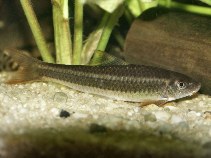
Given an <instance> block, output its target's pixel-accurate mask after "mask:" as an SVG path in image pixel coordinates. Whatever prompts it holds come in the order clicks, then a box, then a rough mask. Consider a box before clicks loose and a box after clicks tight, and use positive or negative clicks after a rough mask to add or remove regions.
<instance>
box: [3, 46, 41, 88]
mask: <svg viewBox="0 0 211 158" xmlns="http://www.w3.org/2000/svg"><path fill="white" fill-rule="evenodd" d="M4 53H6V54H7V55H9V56H11V58H12V60H14V62H17V64H18V65H19V68H18V70H17V71H16V72H14V73H13V74H12V76H11V77H10V79H9V80H7V81H6V83H7V84H17V83H24V82H29V81H35V80H39V78H40V76H39V73H38V71H37V67H36V62H37V61H38V60H37V59H34V58H32V57H30V56H29V55H27V54H25V53H23V52H21V51H18V50H15V49H7V50H5V52H4Z"/></svg>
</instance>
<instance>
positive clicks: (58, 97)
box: [53, 92, 68, 104]
mask: <svg viewBox="0 0 211 158" xmlns="http://www.w3.org/2000/svg"><path fill="white" fill-rule="evenodd" d="M67 98H68V96H67V94H65V93H64V92H56V93H55V94H54V98H53V100H54V101H56V102H57V103H61V104H62V103H66V102H67Z"/></svg>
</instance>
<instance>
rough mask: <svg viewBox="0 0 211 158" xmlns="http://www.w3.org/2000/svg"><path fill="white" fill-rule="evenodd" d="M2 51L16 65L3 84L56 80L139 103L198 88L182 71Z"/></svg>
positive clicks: (168, 98) (167, 98)
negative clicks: (70, 62)
mask: <svg viewBox="0 0 211 158" xmlns="http://www.w3.org/2000/svg"><path fill="white" fill-rule="evenodd" d="M5 53H6V54H7V55H9V56H11V58H12V59H13V60H14V61H15V62H17V64H18V65H19V68H18V70H17V71H16V72H14V73H13V75H12V76H11V78H10V79H9V80H7V81H6V83H7V84H18V83H26V82H34V81H44V82H56V83H59V84H62V85H65V86H67V87H70V88H72V89H75V90H77V91H81V92H84V93H91V94H95V95H100V96H104V97H108V98H111V99H113V100H122V101H128V102H140V103H148V102H150V103H156V102H165V103H166V102H169V101H173V100H176V99H180V98H184V97H187V96H191V95H193V94H195V93H197V92H198V91H199V89H200V87H201V84H200V82H197V81H195V80H194V79H192V78H190V77H188V76H186V75H184V74H181V73H177V72H173V71H169V70H165V69H161V68H157V67H151V66H145V65H133V64H125V65H96V66H90V65H64V64H53V63H46V62H43V61H41V60H38V59H36V58H33V57H31V56H29V55H26V54H25V53H23V52H22V51H20V50H16V49H7V50H5Z"/></svg>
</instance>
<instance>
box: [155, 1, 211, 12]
mask: <svg viewBox="0 0 211 158" xmlns="http://www.w3.org/2000/svg"><path fill="white" fill-rule="evenodd" d="M159 5H160V6H164V7H168V8H177V9H182V10H185V11H189V12H191V13H197V14H203V15H211V11H210V8H209V7H202V6H196V5H190V4H182V3H179V2H173V1H164V0H163V1H159Z"/></svg>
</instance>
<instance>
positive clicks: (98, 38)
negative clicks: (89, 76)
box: [20, 0, 211, 65]
mask: <svg viewBox="0 0 211 158" xmlns="http://www.w3.org/2000/svg"><path fill="white" fill-rule="evenodd" d="M20 2H21V5H22V8H23V11H24V13H25V15H26V18H27V20H28V23H29V25H30V28H31V30H32V33H33V35H34V39H35V41H36V44H37V46H38V49H39V51H40V53H41V56H42V59H43V60H44V61H46V62H51V63H60V64H77V65H78V64H88V63H89V61H90V59H91V58H92V56H93V54H94V53H95V51H96V50H99V51H105V49H106V47H107V44H108V41H109V39H110V37H111V33H112V31H113V33H114V38H115V39H116V41H117V43H118V44H119V45H120V47H121V48H123V45H124V37H123V36H122V34H121V33H120V32H119V31H118V30H117V29H115V30H114V28H115V25H117V23H118V20H119V19H120V17H122V18H124V19H125V20H126V21H127V22H128V24H129V25H130V24H131V23H132V21H133V19H135V18H137V17H138V16H140V15H141V13H142V12H143V11H145V10H147V9H149V8H152V7H159V6H161V7H166V8H174V9H181V10H184V11H188V12H192V13H198V14H204V15H211V12H210V8H209V7H207V6H206V5H205V4H208V5H210V4H211V3H210V1H209V0H201V2H199V3H200V5H193V4H184V3H180V2H178V1H173V0H115V1H114V0H74V2H72V1H71V2H68V0H52V3H51V4H52V12H53V14H52V16H53V17H52V19H53V25H54V44H55V51H56V59H54V58H53V56H52V55H51V53H50V51H49V49H48V46H47V44H46V41H45V39H44V36H43V33H42V32H43V31H45V30H42V28H41V27H40V25H39V23H38V20H37V18H36V15H35V12H34V10H33V7H32V4H31V0H20ZM84 6H89V7H90V8H91V11H92V12H93V13H92V14H93V15H96V16H98V19H101V20H99V22H98V26H97V27H96V28H95V29H94V30H92V32H90V33H89V36H88V38H87V39H86V40H84V39H83V32H84V27H83V26H84V19H83V17H84ZM71 9H73V10H74V11H72V10H71ZM69 14H71V15H69ZM99 16H100V18H99ZM70 17H74V24H70V21H69V19H70ZM71 26H74V27H73V28H71ZM94 57H95V56H94Z"/></svg>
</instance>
